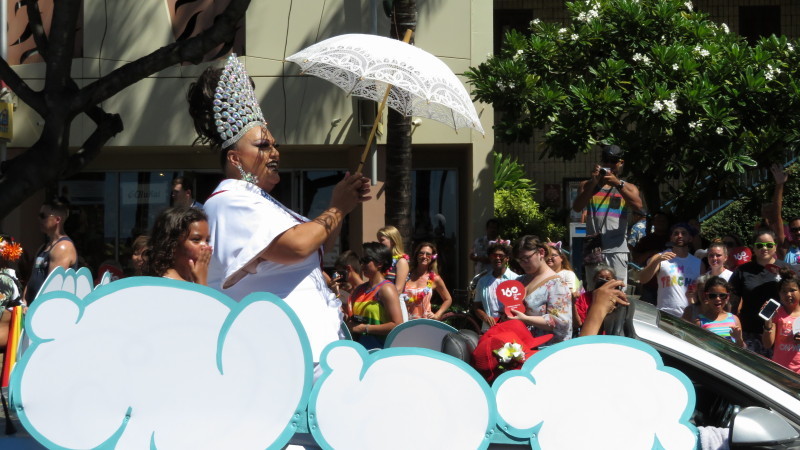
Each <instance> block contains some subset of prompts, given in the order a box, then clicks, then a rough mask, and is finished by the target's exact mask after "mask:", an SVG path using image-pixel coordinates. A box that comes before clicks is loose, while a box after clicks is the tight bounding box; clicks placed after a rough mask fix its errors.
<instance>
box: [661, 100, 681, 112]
mask: <svg viewBox="0 0 800 450" xmlns="http://www.w3.org/2000/svg"><path fill="white" fill-rule="evenodd" d="M663 104H664V107H665V108H666V109H667V112H668V113H670V114H675V113H677V112H678V107H677V106H676V105H675V100H664V102H663Z"/></svg>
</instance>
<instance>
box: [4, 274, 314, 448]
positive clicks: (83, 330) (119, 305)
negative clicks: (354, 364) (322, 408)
mask: <svg viewBox="0 0 800 450" xmlns="http://www.w3.org/2000/svg"><path fill="white" fill-rule="evenodd" d="M86 274H88V271H87V272H86V273H84V274H82V273H81V272H78V274H77V275H76V274H75V273H74V272H72V271H66V272H64V271H61V272H60V273H56V274H55V275H53V276H51V277H50V278H48V280H47V281H46V284H45V287H44V288H43V293H42V294H41V295H39V296H38V297H37V299H36V301H35V302H34V303H33V305H32V307H31V308H30V310H29V312H28V316H27V319H26V320H27V324H26V330H27V332H28V333H29V335H30V337H31V341H32V345H31V347H30V348H29V350H28V351H27V352H26V353H25V355H24V356H23V358H22V359H21V360H20V362H19V363H18V364H17V366H16V367H15V369H14V371H13V374H12V381H11V390H12V395H13V402H14V403H13V404H14V407H16V408H17V412H18V414H19V415H20V418H21V420H22V422H23V424H24V425H25V427H26V429H27V430H28V431H29V432H31V434H32V435H33V436H34V437H35V438H36V439H37V440H38V441H40V442H41V443H43V444H44V445H46V446H48V447H51V448H54V447H55V448H94V447H97V446H100V445H103V446H109V447H114V448H132V449H134V448H135V449H143V448H151V446H155V447H157V448H159V449H173V448H190V449H198V448H236V449H248V448H254V449H255V448H259V449H263V448H267V447H270V446H273V445H275V446H282V445H284V444H285V443H286V442H287V441H288V440H289V438H291V436H292V435H293V434H294V432H295V428H296V425H297V423H298V421H299V419H300V418H301V415H302V414H304V413H305V406H306V402H307V398H308V392H309V390H310V383H311V374H312V373H313V370H312V367H311V357H310V355H311V352H310V347H309V344H308V338H307V337H306V335H305V333H304V332H303V331H302V330H303V328H302V326H301V325H300V322H299V321H298V320H297V317H296V316H295V314H294V312H292V311H291V309H290V308H289V307H288V306H286V304H285V303H283V302H282V301H280V300H279V299H278V298H277V297H276V296H274V295H272V294H267V293H258V294H253V295H251V296H249V297H247V298H245V299H244V300H243V301H242V302H241V303H236V302H234V301H233V300H231V299H230V298H228V297H226V296H224V295H222V294H220V293H218V292H217V291H214V290H213V289H210V288H206V287H204V286H199V285H195V284H190V283H184V282H178V281H174V280H168V279H164V278H147V277H137V278H128V279H125V280H120V281H116V282H113V283H111V284H108V285H106V286H100V287H98V288H97V289H96V290H94V291H91V276H88V277H87V276H86ZM87 283H88V284H87ZM87 286H89V287H88V291H87ZM298 330H299V331H298ZM275 336H280V340H279V341H278V342H276V341H277V339H275Z"/></svg>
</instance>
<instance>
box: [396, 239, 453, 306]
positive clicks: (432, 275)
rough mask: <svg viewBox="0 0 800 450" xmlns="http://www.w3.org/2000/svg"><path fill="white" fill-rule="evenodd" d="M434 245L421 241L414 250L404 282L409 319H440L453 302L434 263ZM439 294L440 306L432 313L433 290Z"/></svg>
mask: <svg viewBox="0 0 800 450" xmlns="http://www.w3.org/2000/svg"><path fill="white" fill-rule="evenodd" d="M437 257H438V255H437V253H436V246H435V245H434V244H432V243H430V242H422V243H420V244H418V245H417V248H416V250H415V251H414V260H413V261H412V263H411V276H410V277H409V278H408V282H407V283H406V287H405V291H404V292H403V293H404V294H406V296H407V298H406V306H407V307H408V318H409V319H435V320H441V318H442V314H444V313H446V312H447V310H448V309H449V308H450V305H451V304H452V303H453V298H452V297H450V292H449V291H448V290H447V286H445V284H444V280H442V277H440V276H439V270H438V267H437V263H436V258H437ZM434 291H436V293H438V294H439V297H441V299H442V306H441V307H440V308H439V309H438V310H437V311H436V312H435V313H434V312H433V311H432V307H431V298H432V297H433V292H434Z"/></svg>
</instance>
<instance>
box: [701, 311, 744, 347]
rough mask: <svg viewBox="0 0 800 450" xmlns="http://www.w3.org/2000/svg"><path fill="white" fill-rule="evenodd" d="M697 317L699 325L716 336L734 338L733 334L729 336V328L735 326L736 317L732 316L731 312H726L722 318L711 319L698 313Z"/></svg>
mask: <svg viewBox="0 0 800 450" xmlns="http://www.w3.org/2000/svg"><path fill="white" fill-rule="evenodd" d="M698 319H700V327H702V328H703V329H704V330H708V331H710V332H712V333H714V334H716V335H717V336H720V337H724V338H725V339H727V340H729V341H733V340H734V339H733V336H731V330H732V329H733V327H734V326H736V319H734V318H733V314H731V313H727V315H726V316H725V318H724V319H722V320H711V319H709V318H708V317H706V316H704V315H702V314H700V315H698Z"/></svg>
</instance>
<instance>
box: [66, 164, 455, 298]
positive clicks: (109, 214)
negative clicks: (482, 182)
mask: <svg viewBox="0 0 800 450" xmlns="http://www.w3.org/2000/svg"><path fill="white" fill-rule="evenodd" d="M181 174H182V172H178V171H164V172H105V173H93V172H89V173H82V174H79V175H77V176H75V177H72V178H70V179H69V180H64V181H62V182H60V183H59V188H58V189H59V190H58V192H59V195H62V196H64V197H66V198H67V199H68V200H69V201H70V203H71V214H70V218H69V220H68V221H67V223H66V226H65V228H66V231H67V234H68V235H69V236H70V237H72V239H73V240H74V241H75V245H76V247H77V249H78V255H79V258H81V265H82V266H86V267H89V268H90V269H91V270H92V273H95V272H96V271H97V269H98V267H100V266H101V265H102V264H116V265H118V266H119V267H121V268H122V269H123V270H124V271H125V273H126V274H130V273H132V268H131V266H130V258H131V244H132V242H133V240H134V239H135V238H136V237H137V236H139V235H142V234H148V233H149V232H150V229H151V228H152V226H153V223H154V222H155V219H156V216H158V214H159V213H160V212H161V211H162V210H163V209H164V208H166V207H168V206H169V204H170V191H171V188H172V180H173V179H174V178H175V177H176V176H178V175H181ZM194 175H195V178H196V183H197V185H196V186H195V189H196V192H197V193H198V194H199V195H198V198H197V200H199V201H201V202H203V201H204V200H205V199H206V198H207V197H208V195H210V193H211V192H212V191H213V189H214V187H215V186H216V185H217V183H218V182H219V180H220V175H219V174H217V173H211V172H208V173H195V174H194ZM457 175H458V172H457V171H456V170H450V169H436V170H416V171H414V172H413V179H412V193H411V195H412V211H413V213H412V227H413V236H412V240H413V243H414V245H416V244H417V243H419V242H423V241H428V242H433V243H434V244H435V245H436V246H437V250H438V252H439V258H438V262H439V269H440V272H441V274H442V276H443V278H444V280H445V282H446V283H448V287H449V288H450V289H451V290H452V289H454V288H457V287H458V286H457V285H456V284H457V282H458V278H457V274H458V271H459V267H460V265H461V261H459V259H458V255H459V251H458V246H457V243H458V241H457V236H458V212H459V211H458V206H459V205H458V201H457V199H458V189H457V188H458V186H457ZM343 176H344V171H343V170H295V171H288V170H287V171H282V173H281V182H280V183H279V184H278V185H277V186H276V187H275V189H274V190H273V192H272V195H273V196H274V197H275V198H277V199H278V200H279V201H281V202H282V203H283V204H285V205H287V206H288V207H290V208H291V209H292V210H294V211H300V213H301V214H303V215H304V216H306V217H310V218H313V217H316V216H318V215H319V214H320V213H321V212H322V211H324V210H325V209H326V208H327V207H328V204H329V202H330V198H331V194H332V192H333V188H334V186H335V185H336V183H338V182H339V181H340V180H341V179H342V177H343ZM340 236H341V237H340V239H339V242H338V243H337V245H336V246H335V248H334V249H332V250H331V251H329V252H326V254H325V261H324V265H325V267H332V266H333V264H334V262H335V260H336V258H337V257H338V256H339V254H340V253H341V251H343V250H346V249H352V250H355V251H356V252H360V250H361V242H349V239H348V237H349V216H348V218H346V219H345V222H344V224H343V226H342V232H341V235H340ZM368 240H371V239H368ZM413 250H414V249H413V248H410V249H407V250H406V251H407V252H408V253H409V254H411V253H412V252H413ZM412 257H413V255H412Z"/></svg>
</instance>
